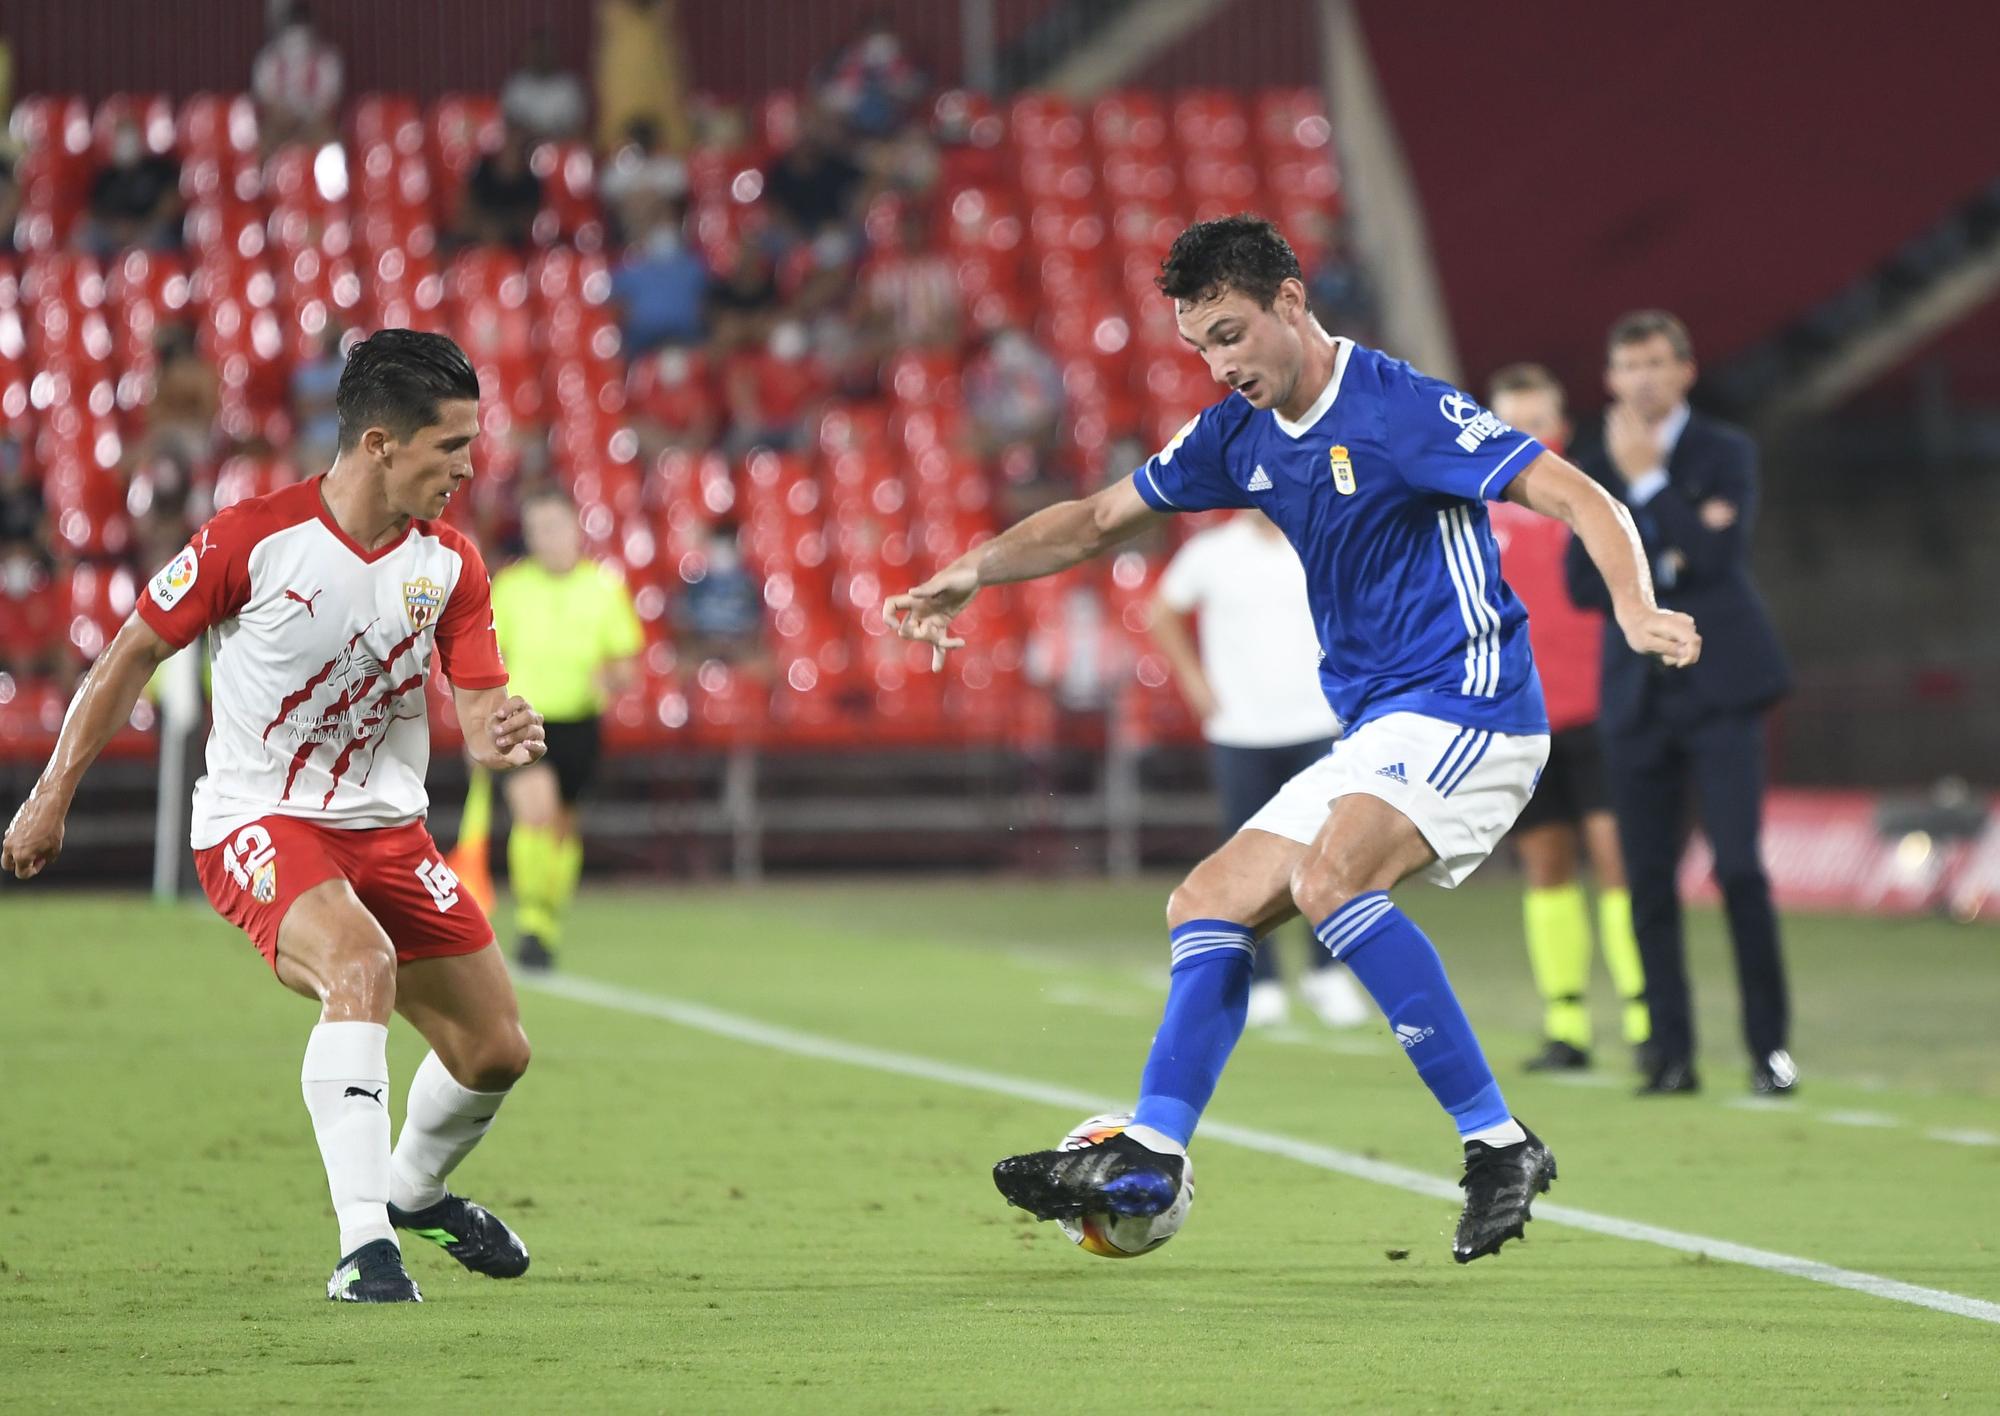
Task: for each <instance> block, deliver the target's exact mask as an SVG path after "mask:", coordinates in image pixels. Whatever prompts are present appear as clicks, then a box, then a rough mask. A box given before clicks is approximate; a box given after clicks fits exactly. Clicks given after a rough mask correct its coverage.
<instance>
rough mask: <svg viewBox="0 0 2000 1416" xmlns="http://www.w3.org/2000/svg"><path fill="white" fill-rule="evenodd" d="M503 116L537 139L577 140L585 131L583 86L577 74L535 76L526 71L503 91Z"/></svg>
mask: <svg viewBox="0 0 2000 1416" xmlns="http://www.w3.org/2000/svg"><path fill="white" fill-rule="evenodd" d="M500 113H501V116H502V117H504V118H505V119H506V120H507V121H508V122H509V123H512V124H513V125H514V126H515V127H517V128H519V129H521V130H522V131H523V132H526V133H532V134H533V135H534V136H535V137H537V138H553V139H567V138H573V137H575V136H576V135H577V134H578V133H580V132H582V131H583V119H584V99H583V85H582V84H581V83H580V82H578V80H577V77H576V75H575V74H563V73H556V74H531V73H529V72H528V71H527V70H525V69H523V70H521V71H520V72H518V73H516V74H514V75H512V76H511V77H510V78H509V79H508V80H507V82H506V84H505V85H503V86H502V87H501V89H500Z"/></svg>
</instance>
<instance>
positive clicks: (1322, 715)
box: [1160, 516, 1339, 747]
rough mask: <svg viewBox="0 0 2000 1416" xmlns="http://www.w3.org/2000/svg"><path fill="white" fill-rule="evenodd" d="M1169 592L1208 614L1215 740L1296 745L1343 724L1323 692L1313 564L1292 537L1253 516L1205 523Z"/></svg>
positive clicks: (1204, 626) (1184, 607)
mask: <svg viewBox="0 0 2000 1416" xmlns="http://www.w3.org/2000/svg"><path fill="white" fill-rule="evenodd" d="M1160 598H1161V599H1163V600H1165V601H1166V603H1167V604H1168V605H1170V606H1172V607H1173V608H1174V609H1176V610H1178V611H1179V612H1181V613H1182V614H1187V613H1189V612H1193V613H1194V614H1196V615H1198V616H1199V617H1200V620H1199V623H1198V625H1197V638H1198V641H1199V644H1200V647H1201V670H1202V673H1203V674H1204V675H1206V676H1207V678H1208V686H1209V688H1210V690H1211V691H1213V693H1214V694H1215V702H1216V711H1215V714H1214V716H1213V717H1211V718H1209V719H1208V721H1207V722H1205V723H1203V724H1202V725H1201V731H1202V736H1204V737H1206V738H1207V739H1208V740H1209V741H1210V742H1212V743H1214V744H1216V745H1217V746H1219V747H1287V746H1290V745H1291V744H1293V743H1300V742H1311V741H1313V740H1314V739H1316V738H1324V737H1332V736H1333V735H1334V734H1335V733H1336V732H1337V731H1338V729H1339V724H1338V720H1336V719H1335V717H1334V716H1333V710H1332V709H1331V708H1329V707H1327V704H1326V696H1325V695H1324V694H1323V693H1321V692H1320V686H1319V635H1318V633H1317V632H1316V631H1315V630H1314V628H1313V621H1312V611H1311V610H1309V609H1308V608H1307V607H1306V573H1305V568H1304V567H1303V566H1301V565H1300V564H1299V558H1298V556H1297V554H1295V553H1294V552H1293V550H1292V548H1291V546H1290V545H1289V544H1287V543H1286V541H1285V539H1284V537H1282V536H1270V535H1266V534H1264V533H1263V532H1261V531H1259V530H1258V529H1257V527H1256V526H1255V525H1254V524H1253V523H1252V522H1251V521H1250V520H1249V519H1248V518H1247V517H1246V516H1237V517H1234V518H1232V519H1231V520H1230V521H1228V522H1227V523H1226V524H1224V525H1222V526H1218V527H1216V528H1215V529H1214V530H1211V531H1203V532H1201V533H1200V534H1198V535H1197V536H1195V537H1194V538H1193V539H1192V540H1190V541H1189V542H1188V543H1187V544H1186V545H1185V546H1182V547H1181V549H1180V551H1179V553H1178V554H1177V555H1175V556H1174V558H1173V560H1172V561H1171V562H1169V563H1168V565H1167V571H1166V574H1165V575H1163V576H1162V577H1161V578H1160Z"/></svg>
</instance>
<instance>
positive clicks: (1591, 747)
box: [1514, 723, 1611, 831]
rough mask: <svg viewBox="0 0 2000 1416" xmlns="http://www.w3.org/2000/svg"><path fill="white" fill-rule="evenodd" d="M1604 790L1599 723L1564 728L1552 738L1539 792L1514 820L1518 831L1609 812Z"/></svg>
mask: <svg viewBox="0 0 2000 1416" xmlns="http://www.w3.org/2000/svg"><path fill="white" fill-rule="evenodd" d="M1610 809H1611V800H1610V798H1609V797H1608V796H1606V795H1605V790H1604V750H1603V748H1602V747H1600V746H1599V745H1598V740H1597V724H1595V723H1585V724H1583V725H1582V726H1581V727H1576V728H1564V729H1563V730H1562V731H1560V732H1558V733H1556V734H1554V735H1553V736H1551V737H1550V738H1549V760H1548V763H1547V765H1546V766H1544V767H1543V768H1542V777H1541V780H1540V781H1539V782H1537V783H1536V784H1535V794H1534V795H1533V796H1531V797H1529V798H1528V804H1527V805H1526V806H1525V807H1523V808H1522V809H1521V814H1520V816H1519V817H1518V818H1517V819H1516V820H1515V822H1514V829H1515V830H1516V831H1532V830H1534V829H1535V827H1537V826H1554V825H1565V826H1581V825H1582V824H1583V818H1584V817H1586V816H1589V815H1590V814H1591V813H1593V812H1598V811H1609V810H1610Z"/></svg>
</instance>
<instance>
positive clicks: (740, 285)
mask: <svg viewBox="0 0 2000 1416" xmlns="http://www.w3.org/2000/svg"><path fill="white" fill-rule="evenodd" d="M783 308H784V302H783V300H782V299H781V298H780V297H779V294H778V272H777V266H776V264H775V262H773V261H772V259H771V255H770V253H769V252H768V251H766V250H765V249H764V248H763V247H762V246H761V245H759V244H758V243H757V242H755V241H752V240H744V241H740V242H738V243H737V246H736V254H735V258H734V259H733V260H731V261H730V263H729V270H728V273H727V274H725V275H724V276H722V277H721V278H720V279H717V280H714V281H712V282H710V284H709V287H708V322H709V327H710V328H711V329H712V330H713V331H714V334H715V348H716V352H717V353H720V354H727V353H728V352H730V351H731V350H733V349H742V348H745V347H747V346H750V345H755V344H762V343H763V342H764V341H765V340H766V339H768V338H769V337H770V334H771V329H772V326H774V325H776V324H777V322H778V317H779V314H780V312H781V311H782V310H783Z"/></svg>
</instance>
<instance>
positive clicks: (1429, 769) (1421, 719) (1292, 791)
mask: <svg viewBox="0 0 2000 1416" xmlns="http://www.w3.org/2000/svg"><path fill="white" fill-rule="evenodd" d="M1548 760H1549V738H1548V734H1546V733H1534V734H1529V735H1517V734H1513V733H1495V732H1487V731H1486V730H1484V729H1482V728H1465V727H1460V726H1459V725H1458V724H1457V723H1447V722H1445V721H1444V720H1443V719H1442V718H1428V717H1425V716H1424V715H1423V714H1421V713H1389V714H1385V715H1384V716H1382V717H1380V718H1374V719H1371V720H1370V721H1368V722H1366V723H1363V724H1362V725H1361V726H1360V727H1359V728H1357V729H1355V730H1354V731H1353V732H1352V733H1350V734H1348V735H1347V736H1346V737H1344V738H1342V739H1340V741H1338V742H1336V743H1335V744H1334V745H1333V751H1332V752H1329V753H1328V754H1327V755H1326V756H1324V757H1322V758H1320V760H1319V761H1317V762H1315V763H1313V765H1312V766H1310V767H1308V768H1306V770H1305V771H1303V772H1301V773H1299V775H1298V776H1296V777H1294V778H1292V780H1291V781H1289V782H1287V783H1285V785H1284V786H1282V787H1280V788H1278V794H1277V795H1276V796H1274V797H1272V798H1271V800H1270V801H1268V802H1266V803H1265V804H1264V807H1263V809H1261V810H1260V811H1258V813H1257V814H1256V815H1255V816H1253V817H1251V818H1250V819H1249V820H1248V821H1246V822H1244V823H1243V829H1244V830H1246V831H1269V832H1270V833H1271V834H1272V835H1274V836H1283V837H1284V838H1285V839H1286V840H1288V841H1298V842H1301V843H1309V842H1310V841H1311V840H1312V839H1313V838H1314V837H1315V836H1317V835H1318V834H1319V828H1320V827H1321V826H1324V825H1325V824H1326V818H1327V814H1328V812H1329V811H1331V810H1332V808H1333V803H1334V802H1335V801H1337V800H1338V799H1339V798H1341V797H1344V796H1348V795H1351V794H1352V793H1355V792H1365V793H1367V794H1368V795H1369V796H1372V797H1380V798H1381V799H1382V800H1383V801H1386V802H1388V803H1389V805H1391V806H1393V807H1395V808H1396V810H1398V811H1400V812H1402V813H1403V815H1405V816H1407V817H1409V818H1410V820H1411V821H1412V822H1414V823H1416V828H1417V830H1418V831H1420V832H1422V833H1423V838H1424V840H1426V841H1427V842H1429V843H1430V848H1431V849H1432V850H1434V851H1436V852H1437V861H1436V863H1434V864H1432V865H1430V866H1428V867H1426V868H1425V869H1424V870H1423V871H1422V872H1420V873H1421V874H1422V876H1423V878H1424V879H1426V880H1429V881H1431V882H1433V883H1434V884H1438V885H1442V886H1444V887H1445V888H1446V889H1447V890H1448V889H1450V888H1451V887H1453V886H1454V885H1457V884H1458V883H1459V881H1461V880H1463V879H1465V877H1466V876H1468V875H1470V874H1472V872H1473V871H1474V870H1476V869H1477V868H1478V867H1479V863H1480V862H1481V861H1483V860H1485V859H1486V857H1487V856H1489V855H1491V854H1492V852H1493V848H1494V847H1495V846H1497V845H1499V844H1500V838H1501V837H1502V836H1504V835H1506V834H1507V829H1508V828H1509V827H1510V826H1512V825H1513V824H1514V818H1515V817H1517V816H1519V815H1520V814H1521V808H1522V807H1524V806H1526V805H1527V804H1528V798H1529V797H1531V796H1533V795H1534V792H1535V783H1536V781H1537V780H1539V779H1540V777H1541V775H1542V764H1543V763H1545V762H1547V761H1548Z"/></svg>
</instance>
